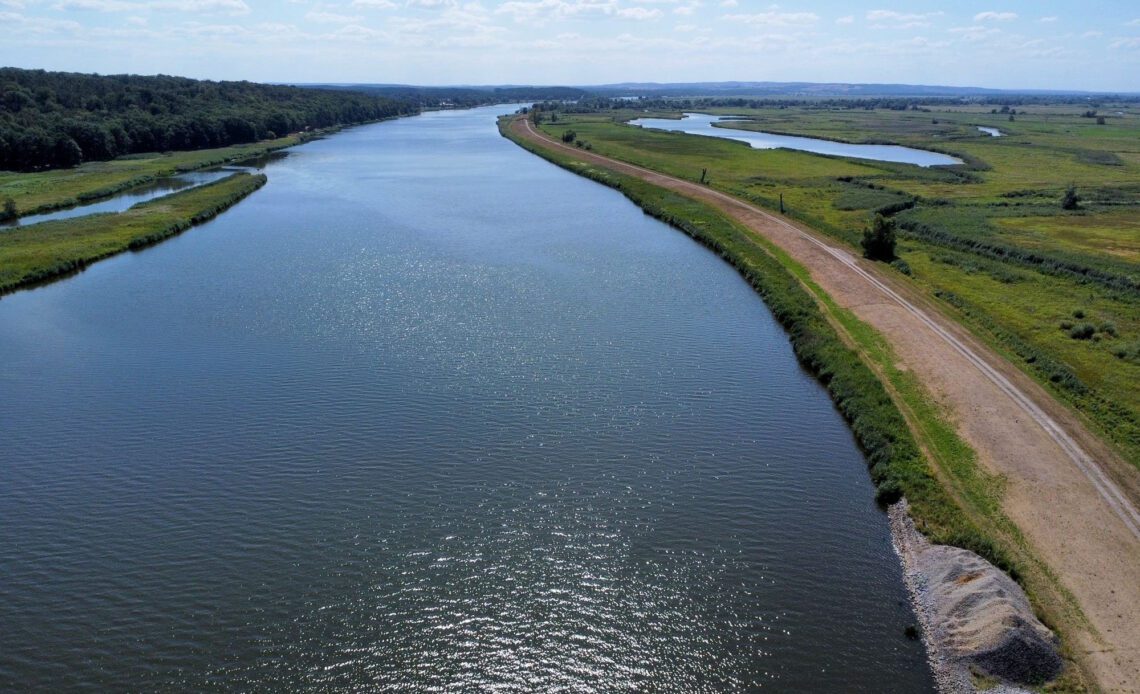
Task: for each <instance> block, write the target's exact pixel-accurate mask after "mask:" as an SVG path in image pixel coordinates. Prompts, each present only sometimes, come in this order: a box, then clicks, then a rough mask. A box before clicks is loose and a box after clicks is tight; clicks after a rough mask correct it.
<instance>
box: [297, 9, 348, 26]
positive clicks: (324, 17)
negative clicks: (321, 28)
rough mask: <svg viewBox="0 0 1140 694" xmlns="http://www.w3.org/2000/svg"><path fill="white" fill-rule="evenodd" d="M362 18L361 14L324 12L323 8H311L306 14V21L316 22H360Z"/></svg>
mask: <svg viewBox="0 0 1140 694" xmlns="http://www.w3.org/2000/svg"><path fill="white" fill-rule="evenodd" d="M360 19H361V18H360V17H359V16H349V15H346V14H337V13H336V12H323V11H321V10H310V11H309V12H307V13H306V14H305V21H307V22H312V23H314V24H355V23H356V22H359V21H360Z"/></svg>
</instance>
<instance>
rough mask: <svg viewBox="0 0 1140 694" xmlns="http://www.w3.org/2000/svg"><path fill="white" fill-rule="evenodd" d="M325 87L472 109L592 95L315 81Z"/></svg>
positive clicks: (570, 91) (559, 89) (551, 90)
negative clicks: (474, 107) (322, 82)
mask: <svg viewBox="0 0 1140 694" xmlns="http://www.w3.org/2000/svg"><path fill="white" fill-rule="evenodd" d="M306 86H314V87H319V88H321V89H334V90H352V91H358V92H362V93H364V94H373V95H377V96H385V97H388V98H390V99H397V100H399V101H412V102H415V103H417V104H419V105H420V106H422V107H424V108H438V107H454V108H470V107H473V106H483V105H490V104H507V103H523V102H526V103H533V102H535V101H575V100H578V99H583V98H586V97H587V96H588V93H587V92H586V91H585V90H583V89H578V88H576V87H493V86H492V87H416V86H412V85H401V84H315V85H306Z"/></svg>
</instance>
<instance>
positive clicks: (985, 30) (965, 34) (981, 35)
mask: <svg viewBox="0 0 1140 694" xmlns="http://www.w3.org/2000/svg"><path fill="white" fill-rule="evenodd" d="M948 31H949V32H950V33H951V34H955V35H957V36H958V37H959V38H961V39H962V40H963V41H967V42H969V43H978V42H979V41H984V40H986V39H988V38H990V37H991V36H995V35H997V34H1000V33H1002V31H1001V29H998V28H995V27H986V26H978V25H976V24H975V25H972V26H965V27H953V28H952V29H949V30H948Z"/></svg>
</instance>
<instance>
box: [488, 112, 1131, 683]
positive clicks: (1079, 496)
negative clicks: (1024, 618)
mask: <svg viewBox="0 0 1140 694" xmlns="http://www.w3.org/2000/svg"><path fill="white" fill-rule="evenodd" d="M504 130H505V131H506V134H508V135H509V136H511V137H512V138H513V139H515V140H516V141H518V142H520V143H522V144H523V145H524V146H527V147H528V148H530V149H532V151H536V150H537V151H538V153H540V154H542V155H543V156H547V158H551V159H552V160H555V161H556V162H557V163H561V164H562V165H564V166H566V167H567V168H570V169H571V170H575V171H578V172H579V173H582V174H584V175H589V176H591V177H594V178H598V179H600V180H603V181H604V182H609V184H610V185H616V186H618V187H622V182H621V181H619V180H617V178H613V177H614V176H624V177H629V178H634V179H637V180H640V181H643V182H645V183H648V184H650V185H651V186H653V187H655V188H659V189H667V190H670V191H673V192H674V193H679V194H680V195H683V196H687V198H695V199H696V200H698V201H700V202H702V203H706V204H707V205H710V206H712V207H714V208H716V209H717V210H719V211H720V212H721V213H724V214H726V215H728V216H729V217H731V218H732V219H733V220H735V221H736V222H738V223H740V224H742V225H743V226H744V227H745V228H746V229H747V230H748V234H749V236H750V237H751V238H752V239H754V240H756V241H757V242H762V243H767V244H770V246H771V247H772V249H773V250H774V251H775V255H776V256H778V257H781V258H782V260H783V263H782V264H783V266H784V267H785V268H787V269H790V270H791V271H792V272H793V273H794V274H796V276H797V278H798V279H799V280H800V282H801V283H802V284H803V285H804V286H805V287H808V288H810V289H812V293H813V294H814V295H815V300H816V303H817V304H818V305H819V306H821V307H823V308H824V309H825V311H826V312H827V313H828V317H829V322H831V324H832V325H833V326H835V327H836V328H837V329H839V330H840V332H841V333H843V334H844V336H845V338H846V339H847V340H848V341H850V343H851V344H853V345H854V346H855V348H856V349H857V351H858V353H859V355H860V356H861V357H862V358H863V359H865V360H866V361H867V363H868V364H870V365H871V366H870V368H872V369H873V370H874V371H875V373H876V374H877V375H878V376H879V377H880V378H881V379H882V380H883V382H884V383H885V384H886V385H887V388H888V391H889V393H890V395H891V396H892V398H893V399H894V402H895V403H897V406H898V407H899V409H900V410H901V411H902V413H903V416H904V417H905V419H906V421H907V424H908V425H909V427H910V429H911V430H912V431H913V432H914V433H915V434H916V436H917V438H918V443H919V445H920V447H921V449H922V451H923V453H924V454H925V456H926V457H927V458H928V459H929V460H930V462H931V464H932V466H933V467H932V470H931V474H932V476H933V478H934V479H936V481H937V484H936V485H935V486H937V487H938V488H939V489H942V490H943V492H942V493H943V494H945V495H946V496H948V497H949V498H951V499H952V500H953V506H952V508H953V509H955V513H952V514H950V515H951V517H952V518H953V517H955V516H957V514H961V518H964V519H966V520H968V521H969V522H970V525H972V526H973V527H975V528H978V529H980V532H981V533H982V534H981V535H980V537H981V538H984V539H985V540H986V541H987V542H988V543H990V544H992V546H993V548H994V549H995V550H998V551H997V552H991V553H990V555H987V554H986V553H985V552H979V553H980V554H982V555H983V556H987V558H992V557H993V555H1005V556H1008V557H1012V560H1011V561H1010V563H1009V565H1007V566H1003V568H1006V569H1007V570H1011V572H1012V573H1013V574H1014V575H1015V576H1016V577H1017V578H1018V579H1019V581H1020V582H1021V584H1022V585H1023V586H1024V587H1025V588H1026V590H1027V592H1028V593H1029V595H1030V599H1031V600H1032V602H1033V604H1034V607H1035V609H1036V610H1037V611H1038V613H1039V614H1041V615H1042V616H1043V617H1044V618H1045V621H1046V622H1047V623H1048V624H1049V625H1050V626H1053V627H1054V628H1055V629H1056V630H1057V631H1058V632H1059V633H1060V634H1061V636H1062V638H1063V639H1064V641H1065V645H1066V649H1067V650H1066V651H1064V652H1065V654H1066V656H1067V657H1068V658H1069V660H1070V664H1076V665H1078V666H1079V667H1078V668H1073V667H1070V668H1067V674H1066V675H1065V676H1064V677H1065V680H1064V686H1066V687H1067V688H1070V689H1079V688H1082V687H1083V684H1082V679H1083V677H1082V674H1081V673H1078V672H1076V670H1078V669H1079V670H1081V671H1083V673H1084V674H1085V675H1086V676H1087V677H1089V679H1092V680H1094V681H1097V682H1098V683H1099V684H1100V685H1101V686H1103V687H1105V688H1117V689H1121V690H1127V689H1126V688H1127V687H1129V686H1131V684H1130V683H1132V682H1135V681H1137V670H1138V669H1140V664H1138V663H1137V660H1136V656H1135V655H1134V646H1135V643H1136V642H1137V634H1136V631H1137V629H1140V627H1137V624H1140V619H1137V615H1136V611H1137V610H1140V608H1138V607H1135V606H1136V605H1140V595H1137V594H1138V593H1140V576H1138V574H1140V567H1138V566H1136V562H1135V557H1136V556H1140V555H1138V553H1137V552H1138V549H1137V537H1136V536H1135V535H1134V534H1133V533H1132V532H1131V529H1130V524H1129V519H1130V518H1131V515H1130V513H1131V511H1132V510H1133V509H1131V507H1130V504H1119V503H1116V504H1114V503H1111V502H1110V501H1109V500H1108V499H1106V498H1105V497H1104V496H1102V493H1101V488H1102V485H1103V482H1104V480H1102V479H1100V478H1098V477H1097V476H1096V475H1095V472H1088V471H1087V466H1086V462H1087V460H1088V457H1087V454H1086V456H1085V457H1082V458H1080V459H1079V460H1074V457H1073V455H1072V449H1071V447H1070V446H1068V445H1067V444H1068V443H1073V444H1076V448H1077V450H1078V451H1082V452H1083V451H1092V453H1093V455H1094V456H1095V457H1096V459H1098V460H1100V459H1103V456H1106V455H1111V452H1110V451H1107V450H1106V449H1105V448H1104V447H1103V446H1102V445H1098V442H1097V441H1096V439H1095V438H1094V437H1092V436H1091V435H1090V434H1088V432H1087V431H1085V430H1084V429H1083V427H1082V426H1081V425H1080V423H1079V421H1077V420H1076V418H1075V417H1073V416H1072V414H1071V413H1069V412H1068V411H1067V410H1065V409H1064V408H1063V407H1061V406H1060V405H1058V404H1057V403H1056V402H1055V401H1053V400H1052V398H1050V397H1049V396H1048V395H1047V394H1046V393H1044V391H1042V390H1041V389H1040V388H1038V387H1037V386H1036V385H1035V384H1034V383H1033V382H1032V381H1031V380H1029V379H1028V378H1027V377H1025V376H1024V375H1023V374H1021V373H1020V372H1018V371H1017V370H1016V369H1014V368H1013V367H1012V366H1010V365H1008V364H1005V363H1004V362H1003V360H1002V359H1001V358H1000V357H998V356H997V355H996V354H994V353H993V352H992V351H991V350H989V349H987V348H986V347H985V346H984V345H981V344H979V343H978V342H977V341H976V340H974V339H973V338H972V336H970V335H969V334H967V333H966V332H965V331H964V330H962V329H961V328H959V327H958V326H956V325H954V323H953V322H952V321H950V320H948V319H946V318H945V317H944V316H942V315H941V314H940V313H939V312H938V311H937V310H936V309H934V308H933V307H931V306H930V305H929V302H927V301H925V300H924V299H923V298H922V297H920V296H917V293H916V292H914V291H913V290H911V289H909V288H907V287H905V286H902V285H900V283H898V282H897V281H895V280H894V279H893V278H889V277H886V276H884V275H881V274H880V273H878V272H877V271H876V269H875V268H874V267H872V266H871V265H870V264H868V263H865V262H863V261H861V260H858V259H856V258H854V257H853V256H852V255H851V254H850V253H848V252H847V251H845V250H843V249H841V248H836V247H834V246H831V245H829V244H827V243H825V242H823V241H821V240H820V239H819V238H817V237H816V236H815V235H813V234H811V233H810V231H808V230H805V229H804V228H802V227H797V226H795V225H792V224H790V223H788V222H787V221H785V220H783V219H780V218H777V217H776V216H774V215H772V214H769V213H767V212H764V211H762V210H759V209H757V208H755V207H753V206H751V205H748V204H746V203H744V202H741V201H740V200H737V199H735V198H732V197H730V196H728V195H725V194H722V193H719V192H717V191H712V190H709V189H708V188H707V187H705V186H701V185H699V184H697V183H694V182H689V181H683V180H681V179H677V178H675V177H672V176H668V175H664V174H660V173H657V172H654V171H650V170H647V169H643V168H641V167H637V166H633V165H630V164H625V163H623V162H619V161H615V160H612V159H608V158H606V157H602V156H599V155H597V154H594V153H591V152H584V151H582V150H581V149H576V148H573V147H567V146H564V145H560V144H559V143H557V142H554V141H553V140H551V139H550V138H547V137H544V136H542V135H540V134H539V133H536V132H535V131H534V130H533V128H531V127H530V124H529V122H527V121H525V120H515V121H514V122H513V123H512V124H511V127H509V128H504ZM559 160H561V161H559ZM606 178H609V179H610V180H609V181H606V180H605V179H606ZM622 189H623V192H626V193H627V195H628V194H629V192H628V190H626V188H625V187H622ZM631 197H632V196H631ZM674 197H675V198H677V196H674ZM684 199H686V198H678V201H679V200H684ZM761 240H762V241H761ZM794 339H795V336H794V335H793V340H794ZM826 377H827V376H826V374H825V375H822V376H821V379H823V378H826ZM949 423H952V424H949ZM1046 425H1048V426H1049V427H1051V429H1046V428H1045V427H1046ZM853 428H855V429H856V430H857V431H858V422H855V423H853ZM1057 430H1059V431H1060V432H1061V433H1063V434H1064V437H1063V438H1060V437H1059V438H1060V440H1059V438H1055V434H1056V432H1057ZM1094 465H1095V463H1094ZM872 474H874V472H873V473H872ZM904 491H906V490H905V489H904ZM907 496H908V498H909V497H910V494H909V493H908V494H907ZM910 501H911V504H912V513H913V515H914V517H915V519H916V522H917V523H918V526H919V528H920V529H921V530H922V531H923V532H924V533H925V534H926V535H927V536H928V537H930V538H931V539H932V541H935V542H940V543H946V544H954V545H959V546H969V544H970V542H973V543H976V542H977V538H970V537H969V536H965V537H959V536H956V534H955V533H953V532H950V533H946V532H945V531H944V530H943V529H940V528H939V525H938V521H940V520H942V519H940V518H937V517H934V515H933V514H929V513H927V512H925V511H924V510H923V508H922V506H921V505H920V504H919V503H916V501H915V499H914V498H910ZM940 530H942V532H940ZM1073 537H1080V538H1082V540H1083V541H1082V542H1081V543H1073V542H1071V541H1070V539H1071V538H1073ZM963 540H969V542H965V541H963ZM996 558H998V560H999V561H998V562H995V563H999V565H1000V557H996ZM1090 567H1096V568H1095V573H1093V572H1090V570H1089V569H1090ZM1121 605H1128V607H1126V608H1123V609H1122V608H1121Z"/></svg>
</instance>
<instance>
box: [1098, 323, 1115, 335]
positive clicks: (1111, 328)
mask: <svg viewBox="0 0 1140 694" xmlns="http://www.w3.org/2000/svg"><path fill="white" fill-rule="evenodd" d="M1097 329H1098V330H1099V331H1100V332H1102V333H1104V334H1105V335H1111V336H1113V337H1116V323H1113V322H1112V321H1105V322H1104V323H1101V324H1100V327H1099V328H1097Z"/></svg>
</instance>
